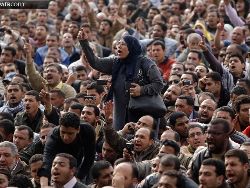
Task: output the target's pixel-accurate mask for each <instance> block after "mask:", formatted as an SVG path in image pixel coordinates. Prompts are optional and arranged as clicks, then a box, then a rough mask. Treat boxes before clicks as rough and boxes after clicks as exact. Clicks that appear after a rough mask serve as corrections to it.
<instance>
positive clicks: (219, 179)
mask: <svg viewBox="0 0 250 188" xmlns="http://www.w3.org/2000/svg"><path fill="white" fill-rule="evenodd" d="M223 181H224V177H223V176H222V175H221V176H218V177H217V178H216V184H217V185H218V187H219V186H220V185H221V184H222V183H223Z"/></svg>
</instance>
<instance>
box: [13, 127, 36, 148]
mask: <svg viewBox="0 0 250 188" xmlns="http://www.w3.org/2000/svg"><path fill="white" fill-rule="evenodd" d="M31 142H32V139H31V138H29V132H28V130H21V131H19V130H17V129H16V130H15V132H14V135H13V143H14V144H15V145H16V146H17V149H18V151H20V150H22V149H24V148H26V147H27V146H28V145H29V144H31Z"/></svg>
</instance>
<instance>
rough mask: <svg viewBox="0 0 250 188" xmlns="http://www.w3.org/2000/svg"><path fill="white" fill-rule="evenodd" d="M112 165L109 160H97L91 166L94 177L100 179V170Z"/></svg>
mask: <svg viewBox="0 0 250 188" xmlns="http://www.w3.org/2000/svg"><path fill="white" fill-rule="evenodd" d="M111 166H112V165H111V164H110V162H108V161H104V160H102V161H97V162H95V163H94V164H93V166H92V168H91V175H92V177H93V179H98V178H99V177H100V175H101V173H100V171H101V170H104V169H107V168H109V167H111Z"/></svg>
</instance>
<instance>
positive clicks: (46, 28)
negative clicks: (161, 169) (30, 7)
mask: <svg viewBox="0 0 250 188" xmlns="http://www.w3.org/2000/svg"><path fill="white" fill-rule="evenodd" d="M30 23H32V22H30ZM38 27H43V28H44V29H45V30H46V32H48V31H49V28H48V26H47V25H45V24H37V25H36V28H38Z"/></svg>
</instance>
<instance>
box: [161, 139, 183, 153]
mask: <svg viewBox="0 0 250 188" xmlns="http://www.w3.org/2000/svg"><path fill="white" fill-rule="evenodd" d="M162 146H170V147H172V148H173V149H174V151H175V155H176V156H177V155H179V153H180V146H179V145H178V144H177V142H176V141H174V140H164V141H163V142H162Z"/></svg>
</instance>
